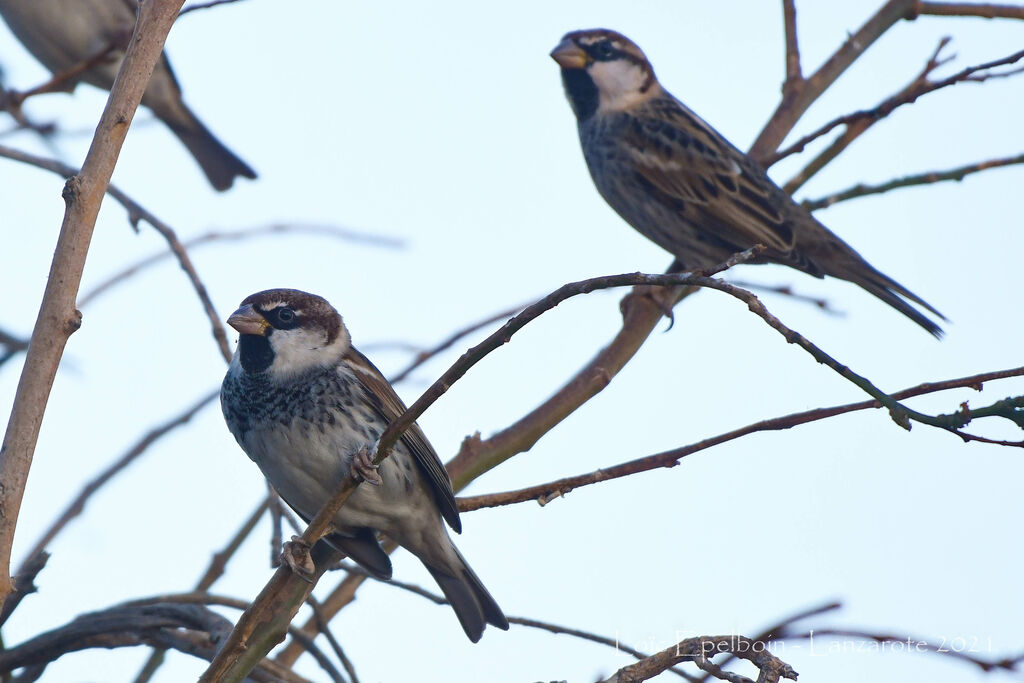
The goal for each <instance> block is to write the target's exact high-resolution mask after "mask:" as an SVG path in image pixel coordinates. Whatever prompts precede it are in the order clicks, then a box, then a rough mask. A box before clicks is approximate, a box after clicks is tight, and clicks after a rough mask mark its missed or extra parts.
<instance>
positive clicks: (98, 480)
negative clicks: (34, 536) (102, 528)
mask: <svg viewBox="0 0 1024 683" xmlns="http://www.w3.org/2000/svg"><path fill="white" fill-rule="evenodd" d="M218 396H220V390H219V389H218V390H215V391H211V392H210V393H208V394H207V395H206V396H204V397H202V398H201V399H199V400H198V401H196V402H195V403H194V404H192V405H191V406H189V407H188V408H186V409H185V410H184V411H182V412H181V413H179V414H178V415H175V416H174V417H172V418H171V419H170V420H167V421H166V422H164V423H163V424H160V425H158V426H156V427H154V428H153V429H151V430H150V431H149V432H147V433H146V434H145V435H144V436H143V437H142V438H141V439H139V440H138V441H137V442H135V444H134V445H133V446H132V447H131V448H129V449H128V450H127V451H126V452H125V454H124V455H122V456H121V457H120V458H118V460H117V461H116V462H114V463H113V464H111V465H110V466H109V467H107V468H106V469H105V470H103V471H102V472H100V473H99V474H98V475H97V476H96V477H95V478H94V479H93V480H92V481H89V482H87V483H86V484H85V486H83V487H82V490H81V491H79V493H78V495H77V496H75V498H74V500H72V501H71V503H70V504H68V506H67V507H66V508H65V509H64V512H62V513H61V514H60V515H59V516H58V517H57V519H55V520H54V521H53V523H51V524H50V527H49V528H48V529H47V530H46V531H44V532H43V535H42V536H40V537H39V540H38V541H36V544H35V546H33V548H32V550H30V551H29V552H28V554H27V555H26V556H25V558H26V559H25V561H24V562H23V563H22V565H21V568H20V569H19V570H18V571H19V573H20V572H25V571H26V570H27V568H28V566H29V565H31V564H32V563H33V562H35V560H36V558H37V557H38V556H39V555H41V554H42V553H43V551H44V550H46V546H48V545H50V543H52V542H53V539H54V538H55V537H56V536H57V534H59V533H60V532H61V531H62V530H63V529H64V527H66V526H67V525H68V523H69V522H70V521H71V520H73V519H74V518H75V517H77V516H78V515H80V514H82V511H83V510H85V505H86V503H87V502H88V501H89V498H90V497H91V496H92V495H93V494H94V493H96V491H98V490H99V489H100V488H102V487H103V486H104V485H105V484H106V483H107V482H108V481H110V480H111V479H113V478H114V477H115V476H116V475H118V474H119V473H120V472H121V471H122V470H124V469H125V468H126V467H128V465H130V464H132V463H133V462H134V461H135V460H136V458H138V457H139V456H140V455H142V454H143V453H145V452H146V451H147V450H148V449H149V447H150V446H152V445H153V444H154V443H156V442H157V441H159V440H160V439H161V438H162V437H164V436H165V435H167V434H168V433H169V432H172V431H174V430H175V429H177V428H178V427H182V426H184V425H186V424H188V423H189V421H190V420H191V419H192V418H193V417H195V416H196V414H197V413H199V411H201V410H202V409H203V408H205V407H206V406H208V405H210V404H211V403H213V401H214V400H215V399H216V398H217V397H218Z"/></svg>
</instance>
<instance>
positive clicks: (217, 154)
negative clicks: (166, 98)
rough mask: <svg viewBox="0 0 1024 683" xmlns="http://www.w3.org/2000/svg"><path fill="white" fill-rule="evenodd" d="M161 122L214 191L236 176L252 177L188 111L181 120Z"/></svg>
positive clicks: (250, 172)
mask: <svg viewBox="0 0 1024 683" xmlns="http://www.w3.org/2000/svg"><path fill="white" fill-rule="evenodd" d="M163 121H164V123H166V124H167V126H168V128H170V129H171V132H173V133H174V134H175V135H176V136H177V137H178V139H179V140H181V142H182V144H183V145H185V147H187V148H188V151H189V152H191V153H192V156H193V157H195V160H196V162H197V163H198V164H199V167H200V168H201V169H203V173H204V174H206V178H207V180H209V181H210V184H211V185H213V187H214V189H216V190H217V191H219V192H223V191H224V190H227V189H228V188H230V187H231V184H232V183H233V182H234V181H235V178H236V177H237V176H242V177H244V178H255V177H256V172H255V171H253V170H252V169H251V168H250V167H249V165H248V164H246V163H245V162H244V161H242V160H241V159H239V158H238V157H237V156H236V155H235V153H234V152H232V151H231V150H230V149H228V148H227V147H225V146H224V144H223V143H222V142H221V141H220V140H218V139H217V138H216V137H215V136H214V134H213V133H211V132H210V131H209V129H207V127H206V126H204V125H203V123H202V122H201V121H200V120H199V119H198V118H196V117H195V115H193V114H192V113H191V112H188V119H187V120H185V121H180V122H179V121H175V120H171V119H170V118H164V119H163Z"/></svg>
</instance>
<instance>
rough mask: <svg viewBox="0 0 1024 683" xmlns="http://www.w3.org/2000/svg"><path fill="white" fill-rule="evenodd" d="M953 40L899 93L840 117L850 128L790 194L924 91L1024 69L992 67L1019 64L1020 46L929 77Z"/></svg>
mask: <svg viewBox="0 0 1024 683" xmlns="http://www.w3.org/2000/svg"><path fill="white" fill-rule="evenodd" d="M949 40H950V39H949V38H943V39H942V40H940V41H939V44H938V47H937V48H936V49H935V50H934V52H933V53H932V55H931V56H930V57H929V58H928V61H927V62H926V63H925V66H924V68H923V69H922V70H921V72H920V73H918V74H917V76H915V77H914V79H913V80H911V81H910V82H909V83H908V84H907V85H906V86H904V87H903V88H902V89H901V90H900V91H899V92H897V93H896V94H895V95H892V96H890V97H888V98H886V99H885V100H884V101H882V102H881V103H880V104H879V105H877V106H876V107H875V108H874V109H871V110H868V111H865V112H856V113H854V114H850V115H848V116H845V117H841V119H837V121H841V122H842V123H843V124H844V125H845V126H846V129H845V130H844V131H843V133H842V134H841V135H839V136H838V137H836V139H835V140H833V141H832V143H831V144H829V146H828V147H826V148H825V149H824V150H823V151H822V152H821V153H820V154H818V155H817V156H816V157H814V159H812V160H811V161H810V162H808V163H807V165H806V166H805V167H804V168H803V169H802V170H801V171H800V172H799V173H797V174H796V175H795V176H793V178H791V179H790V180H789V182H787V183H786V184H785V185H783V187H782V189H784V190H785V191H786V192H788V193H789V194H793V193H794V192H796V191H797V190H798V189H799V188H800V187H801V186H802V185H803V184H804V183H806V182H807V181H808V180H809V179H810V178H812V177H813V176H814V175H815V174H816V173H817V172H818V171H820V170H821V169H822V168H824V167H825V166H826V165H827V164H828V163H829V162H831V161H832V160H834V159H835V158H836V157H837V156H839V154H841V153H842V152H843V150H845V149H846V148H847V147H849V146H850V144H851V143H852V142H853V141H854V140H856V139H857V138H859V137H860V136H861V135H863V134H864V133H865V132H866V131H867V130H869V129H870V128H871V127H872V126H874V125H875V124H876V123H877V122H879V121H881V120H882V119H884V118H885V117H887V116H888V115H889V114H891V113H892V112H893V111H895V110H896V109H897V108H899V107H902V106H903V105H907V104H912V103H914V102H916V101H917V100H918V99H920V98H921V97H923V96H924V95H927V94H929V93H933V92H936V91H938V90H941V89H943V88H947V87H950V86H954V85H957V84H960V83H984V82H985V81H987V80H991V79H994V78H1007V77H1010V76H1014V75H1017V74H1019V73H1022V70H1021V69H1019V68H1017V69H1010V70H1007V71H1002V72H993V71H992V69H995V68H998V67H1000V66H1009V65H1011V64H1015V63H1017V62H1019V61H1021V60H1022V59H1024V50H1020V51H1018V52H1015V53H1013V54H1012V55H1008V56H1006V57H1002V58H1000V59H994V60H992V61H989V62H986V63H984V64H978V65H976V66H969V67H967V68H966V69H962V70H961V71H959V72H957V73H955V74H953V75H952V76H949V77H947V78H942V79H939V80H936V81H932V80H929V78H928V77H929V76H930V75H931V74H932V72H934V71H935V70H936V69H938V68H939V67H940V66H942V65H943V64H945V63H947V62H948V61H949V60H950V59H951V58H948V57H947V58H942V57H940V55H941V53H942V50H943V48H944V47H945V46H946V45H947V44H948V43H949ZM833 123H835V121H833V122H831V123H829V124H826V125H825V126H824V127H823V128H821V129H819V130H818V131H815V133H812V134H811V135H810V136H807V137H806V138H803V139H801V140H799V141H797V143H796V144H795V145H793V146H792V147H790V148H789V149H787V150H784V152H785V153H789V152H790V150H794V149H803V145H805V144H806V143H807V142H809V141H810V140H813V139H814V137H815V136H816V134H817V133H819V132H820V131H823V130H831V128H829V126H831V125H832V124H833ZM775 156H776V157H778V158H781V157H782V156H784V154H782V153H780V154H778V155H775Z"/></svg>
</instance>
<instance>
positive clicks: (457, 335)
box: [388, 304, 527, 384]
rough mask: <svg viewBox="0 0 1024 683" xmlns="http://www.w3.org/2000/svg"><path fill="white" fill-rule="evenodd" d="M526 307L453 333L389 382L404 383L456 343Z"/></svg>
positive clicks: (496, 314)
mask: <svg viewBox="0 0 1024 683" xmlns="http://www.w3.org/2000/svg"><path fill="white" fill-rule="evenodd" d="M526 306H527V304H520V305H518V306H515V307H513V308H509V309H506V310H504V311H501V312H499V313H495V314H493V315H490V316H488V317H487V318H484V319H483V320H479V321H477V322H475V323H472V324H470V325H467V326H466V327H463V328H462V329H460V330H457V331H455V332H453V333H452V334H451V335H449V336H448V337H447V338H446V339H445V340H444V341H442V342H441V343H439V344H437V345H436V346H433V347H431V348H429V349H424V350H422V351H420V352H419V353H417V354H416V358H415V359H413V361H412V362H411V363H409V365H407V366H405V367H404V368H402V369H401V370H399V371H398V373H396V374H395V375H394V376H393V377H391V378H389V380H388V381H389V382H391V383H392V384H397V383H398V382H401V381H403V380H404V379H405V378H407V377H408V376H409V374H410V373H412V371H413V370H415V369H416V368H418V367H420V366H421V365H423V364H424V363H426V362H427V361H428V360H430V359H431V358H433V357H434V356H436V355H437V354H439V353H441V352H442V351H446V350H447V349H450V348H451V347H452V346H454V345H455V343H456V342H458V341H459V340H460V339H462V338H463V337H467V336H469V335H471V334H473V333H474V332H476V331H477V330H480V329H482V328H484V327H487V326H488V325H491V324H493V323H495V322H497V321H499V320H507V319H508V318H511V317H512V316H514V315H515V314H516V313H519V312H520V311H521V310H523V309H524V308H526Z"/></svg>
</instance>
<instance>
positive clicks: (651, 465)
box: [458, 366, 1024, 512]
mask: <svg viewBox="0 0 1024 683" xmlns="http://www.w3.org/2000/svg"><path fill="white" fill-rule="evenodd" d="M1021 376H1024V366H1022V367H1019V368H1012V369H1009V370H998V371H995V372H987V373H982V374H978V375H971V376H970V377H960V378H958V379H950V380H945V381H942V382H927V383H925V384H919V385H917V386H915V387H910V388H908V389H903V390H902V391H898V392H895V393H893V394H891V397H892V398H893V399H896V400H904V399H907V398H912V397H914V396H922V395H925V394H932V393H935V392H939V391H947V390H949V389H959V388H966V387H969V388H973V389H976V390H978V391H981V386H982V384H983V383H984V382H990V381H993V380H998V379H1005V378H1008V377H1021ZM882 407H883V406H882V404H881V403H880V402H879V401H877V400H871V401H861V402H859V403H847V404H845V405H839V406H832V407H829V408H817V409H815V410H808V411H804V412H801V413H793V414H791V415H784V416H782V417H775V418H771V419H768V420H762V421H760V422H755V423H753V424H749V425H747V426H745V427H741V428H739V429H735V430H732V431H729V432H725V433H724V434H719V435H718V436H713V437H710V438H707V439H703V440H701V441H698V442H697V443H694V444H690V445H688V446H683V447H681V448H675V449H672V450H670V451H664V452H662V453H657V454H654V455H649V456H646V457H643V458H638V459H636V460H631V461H629V462H625V463H622V464H619V465H615V466H613V467H607V468H603V469H599V470H595V471H594V472H589V473H586V474H580V475H576V476H574V477H565V478H563V479H557V480H555V481H552V482H548V483H546V484H538V485H536V486H528V487H526V488H522V489H518V490H515V491H505V492H502V493H490V494H485V495H480V496H466V497H462V498H459V499H458V503H459V511H460V512H472V511H473V510H479V509H481V508H487V507H500V506H502V505H514V504H517V503H525V502H527V501H531V500H535V501H537V502H539V503H540V504H541V505H545V504H547V503H548V502H550V501H551V500H553V499H555V498H558V497H561V496H564V495H566V494H567V493H569V492H571V491H573V490H574V489H578V488H582V487H584V486H590V485H591V484H597V483H600V482H604V481H611V480H612V479H620V478H622V477H627V476H629V475H632V474H638V473H640V472H648V471H650V470H654V469H660V468H663V467H674V466H676V465H678V464H679V461H680V460H681V459H683V458H685V457H686V456H688V455H692V454H694V453H698V452H700V451H704V450H707V449H709V448H712V447H713V446H718V445H721V444H723V443H726V442H728V441H734V440H736V439H739V438H741V437H744V436H747V435H749V434H756V433H758V432H770V431H779V430H783V429H792V428H793V427H796V426H798V425H803V424H807V423H809V422H816V421H818V420H824V419H827V418H830V417H835V416H836V415H843V414H846V413H852V412H856V411H859V410H868V409H872V408H874V409H877V408H882Z"/></svg>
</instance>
